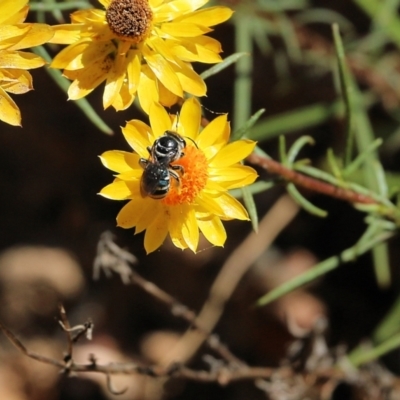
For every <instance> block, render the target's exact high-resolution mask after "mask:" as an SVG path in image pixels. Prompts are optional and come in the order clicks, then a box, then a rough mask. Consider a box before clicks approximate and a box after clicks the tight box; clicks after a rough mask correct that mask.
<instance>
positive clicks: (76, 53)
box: [51, 0, 232, 113]
mask: <svg viewBox="0 0 400 400" xmlns="http://www.w3.org/2000/svg"><path fill="white" fill-rule="evenodd" d="M99 2H100V3H101V4H102V5H103V6H104V7H105V8H106V10H99V9H91V10H81V11H77V12H75V13H73V14H72V15H71V21H72V23H71V24H67V25H58V26H54V27H53V29H54V31H55V35H54V38H53V40H52V43H59V44H68V45H69V46H67V47H66V48H65V49H63V50H62V51H61V52H60V53H59V54H57V56H56V57H55V58H54V60H53V62H52V64H51V67H53V68H60V69H63V70H64V75H65V76H66V77H67V78H68V79H71V80H72V81H73V82H72V84H71V86H70V88H69V90H68V96H69V98H70V99H72V100H77V99H80V98H82V97H84V96H86V95H87V94H89V93H90V92H91V91H93V89H95V88H96V87H97V86H99V85H100V84H101V83H102V82H103V81H105V89H104V95H103V105H104V108H107V107H109V106H113V107H114V108H115V109H116V110H124V109H126V108H127V107H129V106H130V105H131V104H132V102H133V100H134V99H135V95H136V93H137V95H138V98H139V101H140V104H141V106H142V108H143V109H144V110H145V111H146V112H147V113H148V112H149V108H150V105H151V104H153V103H154V102H159V103H161V104H163V105H165V106H171V105H173V104H175V103H176V102H177V100H178V98H182V97H183V94H184V92H186V93H189V94H192V95H194V96H204V95H205V94H206V86H205V83H204V81H203V80H202V79H201V77H200V76H199V75H198V74H197V73H196V72H195V71H194V70H193V68H192V65H191V62H194V61H199V62H203V63H218V62H220V61H221V58H220V56H219V53H220V52H221V45H220V43H219V42H218V41H217V40H215V39H212V38H210V37H207V36H205V35H204V34H206V33H208V32H211V31H212V29H211V28H210V27H211V26H214V25H217V24H219V23H221V22H224V21H226V20H227V19H228V18H229V17H230V16H231V15H232V11H231V10H230V9H229V8H227V7H221V6H219V7H211V8H208V9H204V10H197V9H198V8H200V7H201V6H203V5H204V4H206V3H207V2H208V0H99ZM196 10H197V11H196Z"/></svg>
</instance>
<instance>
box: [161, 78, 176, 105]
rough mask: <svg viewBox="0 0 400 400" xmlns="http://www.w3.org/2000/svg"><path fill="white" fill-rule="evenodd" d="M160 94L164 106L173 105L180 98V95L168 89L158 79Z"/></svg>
mask: <svg viewBox="0 0 400 400" xmlns="http://www.w3.org/2000/svg"><path fill="white" fill-rule="evenodd" d="M158 96H159V102H160V104H162V105H163V106H164V107H172V106H173V105H174V104H176V103H177V102H178V99H180V97H179V96H177V95H176V94H174V93H172V92H171V91H170V90H168V89H167V88H166V87H165V86H164V85H163V84H162V82H160V81H158Z"/></svg>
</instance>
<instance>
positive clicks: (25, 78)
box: [0, 69, 33, 94]
mask: <svg viewBox="0 0 400 400" xmlns="http://www.w3.org/2000/svg"><path fill="white" fill-rule="evenodd" d="M0 81H2V82H1V87H2V88H3V89H4V90H5V91H7V92H8V93H13V94H23V93H26V92H29V91H30V90H32V89H33V86H32V76H31V74H30V73H29V72H27V71H24V70H22V69H11V70H6V69H3V70H1V71H0Z"/></svg>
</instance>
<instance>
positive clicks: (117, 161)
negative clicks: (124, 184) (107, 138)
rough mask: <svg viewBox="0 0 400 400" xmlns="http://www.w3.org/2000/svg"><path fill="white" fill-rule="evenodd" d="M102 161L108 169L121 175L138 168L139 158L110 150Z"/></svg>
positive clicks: (104, 154)
mask: <svg viewBox="0 0 400 400" xmlns="http://www.w3.org/2000/svg"><path fill="white" fill-rule="evenodd" d="M100 160H101V162H102V163H103V165H104V166H105V167H106V168H108V169H110V170H111V171H115V172H119V173H121V172H126V171H130V170H131V169H132V168H137V167H138V163H139V156H138V155H137V154H134V153H128V152H126V151H120V150H110V151H106V152H105V153H103V154H102V155H101V156H100Z"/></svg>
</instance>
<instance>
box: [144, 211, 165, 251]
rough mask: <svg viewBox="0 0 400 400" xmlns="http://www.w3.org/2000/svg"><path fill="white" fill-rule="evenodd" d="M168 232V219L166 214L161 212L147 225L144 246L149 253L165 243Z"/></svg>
mask: <svg viewBox="0 0 400 400" xmlns="http://www.w3.org/2000/svg"><path fill="white" fill-rule="evenodd" d="M167 234H168V221H167V218H166V214H164V213H159V214H158V215H157V216H156V218H154V219H153V221H152V222H151V224H150V225H149V226H148V227H147V229H146V233H145V235H144V248H145V250H146V253H147V254H149V253H151V252H153V251H154V250H157V249H158V248H159V247H160V246H161V245H162V244H163V243H164V240H165V238H166V237H167Z"/></svg>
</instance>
